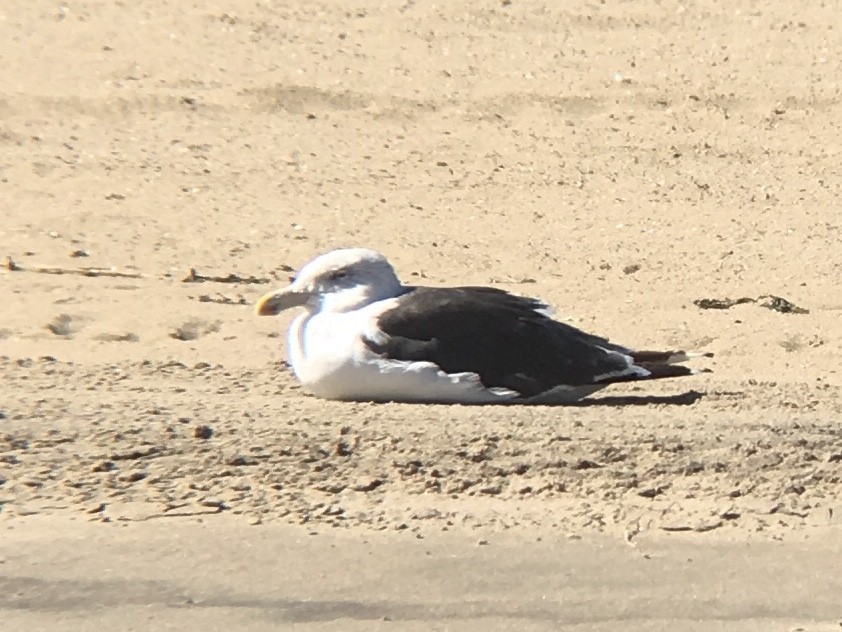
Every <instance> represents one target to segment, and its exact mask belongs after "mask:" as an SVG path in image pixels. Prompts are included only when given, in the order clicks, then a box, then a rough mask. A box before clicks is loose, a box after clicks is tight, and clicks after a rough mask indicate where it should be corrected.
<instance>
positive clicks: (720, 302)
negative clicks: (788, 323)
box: [693, 294, 810, 314]
mask: <svg viewBox="0 0 842 632" xmlns="http://www.w3.org/2000/svg"><path fill="white" fill-rule="evenodd" d="M744 303H756V304H757V305H760V306H761V307H765V308H766V309H771V310H772V311H775V312H779V313H781V314H809V313H810V311H809V310H807V309H804V308H803V307H799V306H798V305H796V304H795V303H792V302H790V301H788V300H786V299H785V298H781V297H780V296H775V295H773V294H764V295H763V296H758V297H757V298H750V297H748V296H743V297H741V298H734V299H732V298H700V299H696V300H695V301H693V304H694V305H695V306H696V307H699V308H700V309H730V308H732V307H734V305H742V304H744Z"/></svg>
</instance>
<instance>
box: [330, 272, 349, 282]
mask: <svg viewBox="0 0 842 632" xmlns="http://www.w3.org/2000/svg"><path fill="white" fill-rule="evenodd" d="M346 276H348V271H347V270H334V271H332V272H331V273H330V274H328V275H327V278H328V279H330V280H331V281H338V280H339V279H344V278H345V277H346Z"/></svg>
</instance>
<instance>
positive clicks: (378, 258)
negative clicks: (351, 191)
mask: <svg viewBox="0 0 842 632" xmlns="http://www.w3.org/2000/svg"><path fill="white" fill-rule="evenodd" d="M402 291H403V286H402V285H401V282H400V281H399V280H398V277H397V275H396V274H395V270H394V269H393V268H392V266H391V264H390V263H389V262H388V261H387V260H386V257H384V256H383V255H381V254H380V253H379V252H375V251H373V250H368V249H366V248H343V249H341V250H332V251H331V252H328V253H326V254H323V255H321V256H319V257H316V258H315V259H313V260H312V261H310V262H309V263H307V264H306V265H305V266H304V267H302V268H301V270H299V272H298V274H297V275H296V276H295V278H294V279H293V280H292V283H290V284H289V285H288V286H287V287H285V288H282V289H280V290H276V291H274V292H269V293H268V294H264V295H263V296H261V297H260V299H259V300H258V301H257V305H256V306H255V311H256V312H257V314H258V315H260V316H275V315H276V314H280V313H281V312H282V311H284V310H286V309H289V308H291V307H303V308H305V309H306V310H308V311H310V312H319V311H330V312H348V311H352V310H355V309H359V308H361V307H364V306H365V305H368V304H369V303H373V302H375V301H381V300H383V299H387V298H392V297H394V296H398V295H399V294H401V293H402Z"/></svg>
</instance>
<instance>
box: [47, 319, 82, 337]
mask: <svg viewBox="0 0 842 632" xmlns="http://www.w3.org/2000/svg"><path fill="white" fill-rule="evenodd" d="M44 327H46V328H47V329H48V330H49V331H50V332H51V333H53V334H54V335H56V336H60V337H61V338H72V337H73V334H75V333H76V332H77V331H79V323H78V321H76V322H74V320H73V317H72V316H70V315H69V314H59V315H58V316H56V317H55V318H53V320H52V321H51V322H49V323H47V324H46V325H44Z"/></svg>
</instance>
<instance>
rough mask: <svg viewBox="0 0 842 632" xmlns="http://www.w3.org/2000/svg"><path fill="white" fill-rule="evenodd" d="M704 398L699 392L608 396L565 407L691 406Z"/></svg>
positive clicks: (572, 403)
mask: <svg viewBox="0 0 842 632" xmlns="http://www.w3.org/2000/svg"><path fill="white" fill-rule="evenodd" d="M704 396H705V394H704V393H700V392H699V391H686V392H684V393H678V394H677V395H608V396H605V397H595V398H593V399H581V400H579V401H577V402H571V403H569V404H565V405H566V406H580V407H583V408H584V407H588V406H655V405H664V406H692V405H693V404H695V403H696V402H697V401H699V400H700V399H702V398H703V397H704Z"/></svg>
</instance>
